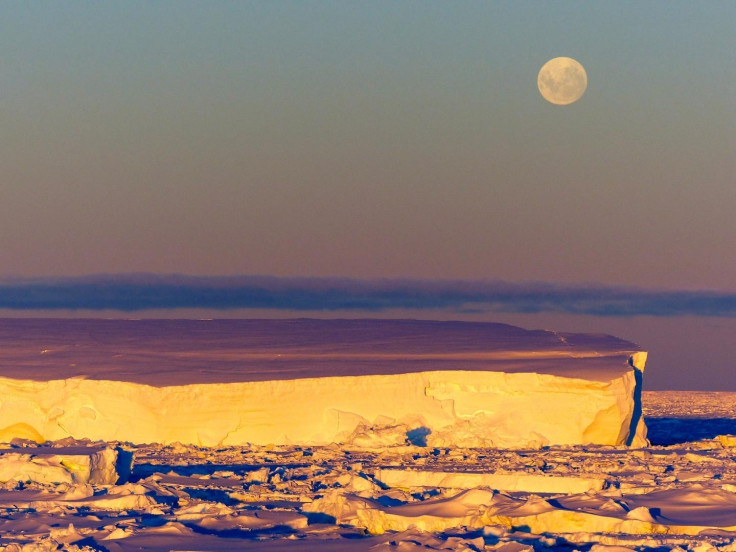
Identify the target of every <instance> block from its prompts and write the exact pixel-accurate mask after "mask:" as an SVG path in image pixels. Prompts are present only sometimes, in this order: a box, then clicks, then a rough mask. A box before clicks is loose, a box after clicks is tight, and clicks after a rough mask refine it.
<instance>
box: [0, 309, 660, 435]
mask: <svg viewBox="0 0 736 552" xmlns="http://www.w3.org/2000/svg"><path fill="white" fill-rule="evenodd" d="M645 360H646V353H645V352H642V351H640V350H639V348H638V347H637V346H636V345H634V344H632V343H629V342H626V341H623V340H620V339H617V338H614V337H611V336H604V335H592V334H561V333H556V332H552V331H542V330H535V331H529V330H523V329H521V328H516V327H513V326H507V325H503V324H490V323H467V322H432V321H415V320H311V319H299V320H220V321H171V320H169V321H160V320H159V321H153V320H143V321H136V320H55V321H54V320H2V321H0V376H1V377H0V440H2V441H8V440H10V439H12V438H15V437H21V438H31V439H34V440H36V441H39V442H43V441H45V440H55V439H61V438H64V437H68V436H72V437H74V438H76V439H81V438H89V439H92V440H104V441H128V442H133V443H152V442H157V443H173V442H182V443H192V444H199V445H207V446H219V445H236V444H246V443H254V444H268V443H274V444H296V443H299V444H326V443H332V442H337V443H351V444H353V445H355V446H362V447H382V446H385V445H389V444H402V443H404V442H406V441H407V440H408V441H409V442H412V443H414V444H420V445H428V446H436V447H440V446H450V445H454V444H458V445H462V446H466V447H468V446H497V447H527V446H530V447H538V446H544V445H555V444H585V443H595V444H608V445H622V444H628V445H634V446H641V445H645V444H646V442H647V441H646V427H645V425H644V422H643V419H642V418H641V384H642V372H643V369H644V362H645Z"/></svg>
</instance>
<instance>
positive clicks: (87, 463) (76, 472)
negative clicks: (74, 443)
mask: <svg viewBox="0 0 736 552" xmlns="http://www.w3.org/2000/svg"><path fill="white" fill-rule="evenodd" d="M131 460H132V459H131V458H130V456H129V455H127V454H126V453H125V452H124V451H122V450H118V449H116V448H114V447H110V446H105V445H97V446H92V447H63V448H52V447H32V448H29V447H24V448H22V449H13V448H8V449H0V483H7V482H8V481H18V482H31V481H32V482H35V483H42V484H43V483H48V484H61V483H67V484H70V485H71V484H95V485H113V484H115V483H116V482H117V481H118V479H119V478H120V475H121V474H123V475H124V474H125V473H127V472H129V471H130V461H131ZM126 462H127V464H128V465H125V464H126ZM118 472H120V473H118Z"/></svg>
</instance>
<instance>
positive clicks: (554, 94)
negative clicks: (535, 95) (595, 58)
mask: <svg viewBox="0 0 736 552" xmlns="http://www.w3.org/2000/svg"><path fill="white" fill-rule="evenodd" d="M537 86H538V87H539V93H540V94H541V95H542V97H543V98H544V99H545V100H547V101H548V102H550V103H553V104H555V105H568V104H571V103H573V102H576V101H578V100H579V99H580V98H581V97H582V95H583V94H584V93H585V89H586V88H588V75H587V74H586V73H585V69H583V66H582V65H580V63H578V62H577V61H575V60H574V59H572V58H569V57H558V58H554V59H551V60H549V61H548V62H547V63H545V64H544V65H542V68H541V69H540V70H539V75H538V76H537Z"/></svg>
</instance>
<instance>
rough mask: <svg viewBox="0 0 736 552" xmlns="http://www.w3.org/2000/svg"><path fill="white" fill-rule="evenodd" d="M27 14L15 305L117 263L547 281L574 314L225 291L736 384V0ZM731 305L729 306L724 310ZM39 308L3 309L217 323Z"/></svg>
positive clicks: (3, 151) (15, 91) (10, 111)
mask: <svg viewBox="0 0 736 552" xmlns="http://www.w3.org/2000/svg"><path fill="white" fill-rule="evenodd" d="M2 12H3V13H2V18H0V51H2V56H0V166H1V167H2V173H1V174H2V180H0V182H2V186H0V239H1V240H2V247H1V248H0V279H2V282H3V285H6V284H7V283H8V282H9V283H10V284H8V285H10V288H7V289H6V288H5V287H2V286H0V292H3V293H4V294H5V295H6V297H10V298H11V299H12V298H13V297H15V298H17V297H21V299H22V298H23V294H24V293H25V292H24V291H23V290H22V289H21V290H20V291H18V289H17V286H18V282H20V283H22V284H23V285H31V284H30V283H29V282H36V283H38V282H39V281H41V282H44V283H45V284H48V285H50V286H51V288H52V291H53V290H54V289H55V290H56V292H57V293H59V294H61V295H60V296H62V295H63V294H64V293H65V292H64V290H63V289H61V288H63V287H64V286H63V285H61V284H59V282H61V283H62V284H63V283H64V282H68V280H65V278H70V277H71V278H78V280H75V281H77V282H78V283H79V286H82V288H81V289H83V288H84V285H91V284H90V282H96V281H98V280H99V277H96V276H95V275H100V274H104V275H113V277H114V278H113V279H115V278H118V280H115V281H116V282H119V281H122V282H127V281H128V279H129V278H130V276H126V275H131V274H148V275H151V274H153V275H169V276H166V277H165V278H164V279H165V281H166V282H172V281H175V278H174V277H173V276H171V275H184V276H202V277H207V276H249V275H261V276H273V277H276V278H277V279H278V278H281V279H286V280H285V281H286V282H287V283H289V282H292V280H293V279H295V278H296V279H300V278H308V279H315V280H320V279H322V278H329V279H334V278H343V279H347V280H350V281H353V280H355V281H358V282H359V283H360V282H365V281H374V282H379V283H381V285H384V286H388V288H391V286H393V285H395V282H396V281H409V282H414V283H415V284H416V285H417V287H418V288H420V289H422V290H424V289H425V287H423V286H429V288H430V289H434V288H432V286H433V285H435V284H436V283H437V282H448V281H450V282H456V283H457V286H456V287H457V289H460V290H466V289H467V286H468V285H469V284H468V282H485V284H484V285H486V284H487V285H490V284H488V283H489V282H496V283H498V282H502V283H503V282H505V283H508V284H510V285H512V286H520V287H519V288H518V289H523V290H527V289H529V288H530V286H532V287H533V285H536V283H546V284H549V285H551V286H553V287H554V289H555V290H557V291H556V292H555V293H558V292H559V293H561V294H562V295H564V296H565V297H567V299H565V301H566V302H564V301H563V302H564V303H565V305H567V306H565V307H560V303H559V302H555V301H552V302H551V303H549V302H548V303H545V305H546V306H543V307H540V308H538V309H536V311H535V310H534V309H532V310H531V311H530V310H529V308H526V310H523V309H521V310H520V309H519V307H518V302H516V301H514V300H511V299H509V300H504V301H501V302H500V303H501V306H499V305H497V304H494V305H495V306H493V308H489V307H488V305H487V304H486V305H485V306H481V307H478V305H474V306H473V305H471V306H470V307H469V306H468V305H465V304H463V305H460V306H459V305H457V304H453V305H444V306H438V304H437V303H432V302H431V301H430V302H429V303H427V304H424V306H422V307H420V308H414V309H407V308H406V304H404V303H400V302H399V303H396V304H394V305H384V306H383V307H382V308H379V309H376V308H367V307H360V308H353V309H352V310H351V309H349V308H344V309H330V308H323V307H320V306H319V305H315V306H314V307H315V308H314V309H311V310H306V311H305V310H299V309H298V308H297V309H290V308H287V307H288V305H286V306H285V305H284V304H283V303H279V304H278V305H276V306H273V305H271V306H266V307H265V308H262V307H263V305H260V304H258V305H255V306H253V305H251V307H252V308H251V309H250V310H237V311H236V310H233V309H227V310H225V311H223V310H221V308H220V307H221V306H222V305H214V304H210V303H206V302H205V303H201V304H200V306H201V307H202V308H209V309H211V310H212V312H213V313H214V316H218V315H223V316H233V315H234V314H237V315H243V316H250V315H253V314H261V315H268V316H285V315H293V314H294V313H297V314H300V315H303V314H304V313H305V312H306V314H309V315H311V314H315V315H320V316H322V315H329V316H339V315H351V316H361V315H365V316H382V315H385V316H399V315H408V316H420V317H426V316H433V317H440V318H464V319H470V318H476V319H477V318H483V319H489V320H500V319H502V318H506V319H509V320H512V319H513V320H515V321H518V322H519V323H520V324H521V325H525V326H526V327H537V326H538V325H541V324H558V325H559V324H563V325H564V327H559V328H556V329H559V330H561V331H568V330H573V331H585V330H586V329H587V330H589V331H607V332H611V333H615V332H618V334H619V335H621V334H622V333H624V334H626V335H621V337H625V338H627V339H632V340H634V341H636V342H637V343H640V344H641V345H642V346H643V347H644V348H650V349H651V348H652V347H650V344H654V350H653V351H652V360H651V361H650V364H651V369H652V372H653V375H652V376H651V381H652V382H653V385H655V386H658V387H660V388H667V387H671V388H711V389H713V388H716V389H717V388H728V389H733V390H736V378H734V377H733V375H732V374H733V369H734V368H736V343H731V342H733V341H736V340H733V338H732V337H731V338H729V335H730V336H733V335H736V331H732V330H736V324H735V323H734V319H735V318H736V314H735V313H734V307H733V302H734V296H736V255H734V254H733V249H734V244H736V225H734V224H733V222H732V218H733V214H732V212H733V209H734V206H736V178H735V177H736V57H735V54H734V52H736V3H734V2H731V1H722V2H718V1H712V2H697V3H695V2H685V1H652V2H645V3H644V2H625V1H621V2H615V3H614V2H610V3H603V2H574V1H570V2H519V1H509V2H502V1H498V2H438V1H432V0H424V1H421V2H420V1H407V2H394V1H375V2H362V1H346V0H339V1H335V2H328V1H312V2H310V1H306V2H305V1H294V2H286V1H279V2H225V1H222V2H187V1H178V2H155V1H146V2H136V1H126V2H83V1H79V2H74V3H53V2H13V3H6V4H4V5H3V10H2ZM558 56H568V57H572V58H574V59H576V60H578V61H579V62H580V63H581V64H582V65H583V66H584V67H585V69H586V71H587V74H588V88H587V91H586V93H585V94H584V96H583V97H582V98H581V99H580V100H579V101H578V102H576V103H574V104H571V105H569V106H555V105H552V104H550V103H548V102H546V101H545V100H544V99H543V98H542V97H541V96H540V94H539V92H538V90H537V86H536V79H537V73H538V71H539V69H540V68H541V66H542V65H543V64H544V63H545V62H546V61H547V60H549V59H551V58H554V57H558ZM116 275H119V276H116ZM96 278H97V279H96ZM172 278H174V280H172ZM134 280H135V278H134ZM215 280H216V279H215ZM332 281H333V280H324V282H332ZM387 282H388V283H387ZM433 282H434V284H433ZM458 282H459V283H458ZM11 284H12V285H11ZM58 285H61V287H58ZM172 285H173V284H172ZM217 285H220V284H217ZM289 285H290V284H289ZM320 285H322V284H320ZM356 285H357V284H356ZM360 285H362V284H360ZM375 285H378V284H375ZM442 285H444V284H442ZM494 285H495V284H494ZM13 286H15V287H13ZM54 286H57V287H54ZM555 286H557V287H555ZM307 287H309V286H307ZM591 287H592V288H594V289H595V290H597V292H599V293H600V294H601V296H602V297H603V298H604V299H605V300H608V299H607V298H610V296H611V294H614V295H615V294H616V293H619V292H620V290H621V289H625V290H631V289H636V290H642V289H643V290H646V293H647V294H649V295H647V297H649V298H650V299H651V297H655V298H656V300H655V301H654V302H653V303H652V302H650V303H647V305H648V306H647V307H646V308H642V309H639V310H637V312H634V313H632V311H631V310H627V311H622V312H617V313H613V314H612V313H611V311H610V308H608V307H610V305H608V307H606V309H608V310H606V309H604V310H603V311H602V312H601V311H595V310H594V311H589V310H588V311H585V312H582V311H580V310H579V309H578V310H575V309H574V308H572V307H570V305H571V304H572V303H571V300H570V293H569V292H570V290H571V289H572V290H577V291H576V293H579V294H582V296H585V294H586V293H588V294H589V290H590V288H591ZM11 288H12V289H11ZM121 289H122V288H121ZM126 289H127V288H126ZM269 289H270V288H269ZM300 289H302V288H300ZM310 289H311V288H310ZM453 289H454V288H453ZM514 289H517V288H514ZM560 289H562V290H563V291H564V293H563V292H562V291H560ZM28 290H30V288H28ZM28 290H26V291H27V292H28V293H27V294H26V295H27V296H28V297H31V296H35V295H34V294H33V293H32V290H30V291H28ZM586 290H588V291H586ZM308 291H309V290H308ZM517 291H518V290H517ZM118 292H119V293H124V292H125V291H124V290H123V291H120V289H119V290H118ZM628 292H629V291H627V293H628ZM668 292H675V293H684V294H685V295H676V296H674V297H675V299H674V301H675V303H677V304H678V305H679V304H680V303H678V301H681V300H692V296H690V295H687V293H695V299H694V301H695V303H697V305H696V306H695V307H694V306H692V303H688V304H689V305H690V306H689V307H688V308H685V309H684V310H682V309H681V310H678V309H677V308H674V309H673V308H663V305H666V304H667V301H668V300H669V299H671V298H672V297H673V296H670V295H667V293H668ZM310 293H311V291H310ZM514 293H516V292H514ZM637 293H638V291H637ZM708 293H713V294H716V296H715V298H713V297H711V296H708V295H707V294H708ZM19 294H20V295H19ZM662 294H664V295H662ZM702 294H706V296H705V298H704V296H703V295H702ZM512 295H513V294H512ZM65 297H68V295H67V296H65ZM75 297H77V296H75ZM514 297H515V296H514ZM637 297H639V296H637ZM688 297H689V298H690V299H687V298H688ZM579 298H580V295H576V296H575V300H577V299H579ZM663 298H664V299H663ZM512 299H513V298H512ZM630 299H631V298H630ZM636 301H638V299H637V298H634V299H631V301H630V302H633V303H636ZM703 301H705V303H703ZM713 301H716V302H717V303H718V305H720V306H719V307H718V308H717V309H716V310H717V312H714V311H713V309H712V308H711V309H710V310H708V308H705V307H703V305H704V304H710V305H711V307H712V302H713ZM709 302H710V303H709ZM573 303H574V301H573ZM111 304H112V303H111ZM25 305H26V306H25V307H23V308H19V307H17V305H15V306H14V305H13V304H12V301H11V300H10V299H8V300H4V299H3V298H2V295H0V314H3V315H5V316H20V315H22V316H29V315H48V314H49V313H52V314H55V315H61V314H65V313H67V314H68V313H71V314H74V315H79V314H80V313H81V314H86V315H100V314H103V313H104V314H105V315H109V314H110V312H118V313H119V315H121V316H122V315H128V314H129V312H130V311H131V310H134V311H136V312H137V313H138V314H140V315H151V316H153V315H156V316H161V315H166V316H170V317H177V316H188V315H190V314H191V312H192V311H190V310H187V309H191V307H192V305H191V301H190V302H189V303H188V304H187V303H186V301H185V304H184V305H178V306H177V308H172V307H171V305H167V304H160V305H148V308H147V309H143V307H142V305H133V304H129V305H128V307H129V308H128V310H125V309H113V310H112V311H111V310H109V309H108V310H105V304H96V305H94V308H92V309H86V310H85V308H84V305H83V304H81V303H80V304H78V305H76V306H75V305H72V306H71V309H77V310H69V309H61V307H58V308H57V307H54V308H52V309H50V310H49V309H48V308H42V307H43V305H34V304H32V301H31V303H28V302H26V303H25ZM504 305H505V306H504ZM550 305H551V306H550ZM698 305H699V306H698ZM87 306H89V305H87ZM108 306H109V305H108ZM118 306H119V305H118ZM239 306H240V305H239ZM65 307H69V305H65ZM133 307H135V308H133ZM185 307H186V308H185ZM156 309H158V310H156ZM257 309H260V310H257ZM138 311H140V312H138ZM90 313H91V314H90ZM264 313H265V314H264ZM500 321H504V320H500ZM644 322H647V323H644ZM683 336H689V338H687V339H686V338H684V337H683ZM717 336H721V337H717ZM693 347H697V350H698V351H700V352H699V353H698V354H699V355H700V356H698V357H697V359H695V360H694V359H693V355H694V353H693ZM657 359H659V360H657ZM703 359H706V360H705V361H703ZM703 362H705V364H703ZM693 363H695V364H698V368H697V369H696V371H695V372H693V370H694V367H693ZM701 372H702V373H703V374H704V375H701V374H700V373H701ZM696 374H698V375H696Z"/></svg>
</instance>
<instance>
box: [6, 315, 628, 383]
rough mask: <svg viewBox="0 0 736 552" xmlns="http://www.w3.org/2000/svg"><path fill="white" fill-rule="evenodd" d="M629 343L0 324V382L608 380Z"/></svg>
mask: <svg viewBox="0 0 736 552" xmlns="http://www.w3.org/2000/svg"><path fill="white" fill-rule="evenodd" d="M639 350H640V348H639V347H638V346H637V345H635V344H633V343H630V342H628V341H624V340H622V339H618V338H616V337H612V336H609V335H600V334H569V333H556V332H553V331H547V330H524V329H522V328H517V327H514V326H509V325H505V324H493V323H476V322H438V321H420V320H315V319H289V320H97V319H95V320H83V319H82V320H78V319H0V376H4V377H9V378H20V379H32V380H37V381H45V380H50V379H59V378H71V377H76V376H82V377H85V378H87V379H97V380H102V379H105V380H113V381H126V382H132V383H143V384H147V385H154V386H165V385H186V384H193V383H234V382H245V381H267V380H291V379H299V378H316V377H325V376H358V375H361V376H362V375H388V374H404V373H414V372H429V371H443V370H467V371H493V372H507V373H518V372H526V373H537V374H552V375H559V376H564V377H578V378H583V379H587V380H593V381H609V380H611V379H613V378H615V377H617V376H619V375H620V374H621V373H623V372H626V371H629V370H630V367H629V366H628V364H627V363H628V359H629V356H630V355H631V354H632V353H634V352H636V351H639Z"/></svg>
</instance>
